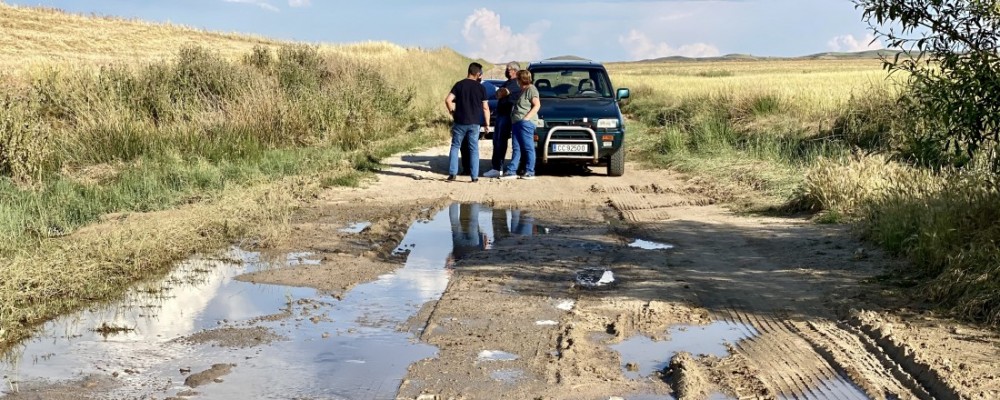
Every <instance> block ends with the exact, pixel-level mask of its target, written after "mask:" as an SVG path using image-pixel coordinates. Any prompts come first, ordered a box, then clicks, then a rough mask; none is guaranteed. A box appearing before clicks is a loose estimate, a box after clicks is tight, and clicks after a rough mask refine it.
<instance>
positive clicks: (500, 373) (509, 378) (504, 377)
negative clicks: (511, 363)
mask: <svg viewBox="0 0 1000 400" xmlns="http://www.w3.org/2000/svg"><path fill="white" fill-rule="evenodd" d="M490 378H493V380H495V381H499V382H503V383H517V382H518V381H520V380H522V379H524V371H523V370H520V369H500V370H496V371H493V372H490Z"/></svg>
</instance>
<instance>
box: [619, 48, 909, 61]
mask: <svg viewBox="0 0 1000 400" xmlns="http://www.w3.org/2000/svg"><path fill="white" fill-rule="evenodd" d="M897 52H898V51H896V50H886V49H883V50H868V51H859V52H824V53H816V54H809V55H805V56H799V57H769V56H755V55H751V54H726V55H724V56H719V57H698V58H694V57H684V56H669V57H660V58H653V59H648V60H640V61H635V62H641V63H649V62H719V61H799V60H875V59H878V58H879V57H882V56H892V55H895V54H896V53H897Z"/></svg>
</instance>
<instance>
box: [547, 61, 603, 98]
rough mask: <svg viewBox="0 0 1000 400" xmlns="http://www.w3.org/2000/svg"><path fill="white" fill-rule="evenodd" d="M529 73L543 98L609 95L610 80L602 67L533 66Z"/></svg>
mask: <svg viewBox="0 0 1000 400" xmlns="http://www.w3.org/2000/svg"><path fill="white" fill-rule="evenodd" d="M531 74H532V75H533V76H534V78H535V87H537V88H538V95H539V96H541V97H543V98H545V97H549V98H552V97H559V98H587V97H611V81H609V80H608V74H607V73H606V72H604V70H602V69H594V68H572V67H571V68H534V69H532V70H531Z"/></svg>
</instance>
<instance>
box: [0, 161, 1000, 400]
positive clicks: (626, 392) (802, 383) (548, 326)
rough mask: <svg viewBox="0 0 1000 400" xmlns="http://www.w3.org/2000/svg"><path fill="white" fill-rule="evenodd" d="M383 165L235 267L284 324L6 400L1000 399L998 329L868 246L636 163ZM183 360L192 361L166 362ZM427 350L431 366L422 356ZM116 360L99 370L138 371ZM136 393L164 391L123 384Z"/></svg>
mask: <svg viewBox="0 0 1000 400" xmlns="http://www.w3.org/2000/svg"><path fill="white" fill-rule="evenodd" d="M484 144H485V142H484ZM484 154H487V155H488V154H489V148H488V147H487V148H486V151H485V152H484ZM386 164H387V166H388V168H387V169H385V170H384V171H381V172H380V173H378V180H377V181H376V182H371V183H370V184H369V185H367V186H366V187H364V188H361V189H346V190H345V189H332V190H329V191H327V192H325V193H324V194H323V195H322V196H321V198H319V199H317V201H316V202H315V203H314V204H313V205H311V206H310V207H309V208H307V209H304V210H302V211H301V212H300V213H299V214H298V216H297V217H296V220H295V221H293V224H294V231H293V232H294V234H292V235H291V236H290V237H288V238H287V241H286V243H285V244H284V245H283V246H282V247H281V248H279V249H273V250H271V251H269V253H272V254H280V255H282V256H281V257H279V259H280V260H283V261H282V262H278V263H274V265H275V266H277V267H276V268H262V269H258V270H253V269H250V270H248V271H243V272H249V273H247V274H243V275H240V276H238V277H237V278H236V279H237V280H236V281H234V282H250V283H254V284H256V286H254V287H258V286H261V285H266V286H267V287H271V286H270V285H282V286H286V287H304V288H314V289H317V290H319V291H318V292H316V293H312V292H310V293H303V292H297V291H295V292H291V293H290V294H285V297H286V301H283V302H280V303H281V304H283V306H282V307H278V306H274V307H273V309H270V310H269V309H268V308H267V307H266V306H261V307H260V308H261V309H262V310H264V311H268V310H269V312H270V313H272V314H268V313H265V312H263V311H262V312H259V313H257V314H259V315H252V314H253V313H250V314H246V315H244V316H243V318H242V319H239V318H237V319H235V320H233V319H229V318H226V319H221V318H215V319H211V318H209V320H210V321H209V322H211V323H213V324H216V325H221V327H220V329H214V328H213V329H187V330H186V331H177V332H178V333H177V336H183V337H180V338H172V337H163V338H162V339H158V340H159V341H154V342H155V343H153V345H152V348H153V349H156V352H157V353H156V354H160V353H169V355H158V356H157V357H159V358H158V361H156V362H155V363H146V364H145V365H144V367H143V368H136V370H135V374H134V375H137V376H144V377H145V378H143V379H138V380H132V381H129V380H125V381H122V380H121V379H118V380H117V381H115V380H114V379H112V381H111V382H107V381H106V380H105V378H106V377H107V376H106V374H104V375H102V373H101V372H94V371H93V369H92V368H91V369H87V368H82V370H81V372H80V374H83V375H86V376H87V378H86V379H85V380H84V381H83V383H66V381H63V382H59V383H58V384H57V385H56V386H52V385H50V384H35V385H32V384H30V383H31V380H30V379H23V378H22V379H23V380H22V385H21V393H20V394H18V395H13V396H12V398H21V397H26V398H31V396H41V398H47V397H53V398H58V395H59V393H63V392H65V391H66V390H67V389H66V387H67V386H66V385H71V386H73V385H76V386H74V387H77V388H79V387H80V386H84V387H88V388H89V389H88V393H90V395H91V396H92V397H95V398H104V397H116V398H124V397H129V394H128V393H132V394H134V393H143V395H142V396H147V395H150V393H156V394H158V395H160V396H162V397H168V396H175V397H179V398H198V396H202V397H204V398H229V397H232V396H235V395H237V394H246V393H247V392H246V390H247V389H246V388H248V387H255V386H253V385H254V382H255V381H260V380H262V379H277V380H278V381H279V383H278V384H271V385H269V386H268V388H277V389H274V390H275V391H276V393H273V394H268V395H262V394H261V393H262V392H261V391H264V390H270V389H267V388H262V389H254V390H256V391H251V392H250V393H251V395H254V394H256V395H257V397H260V398H265V397H268V398H292V397H296V398H393V397H398V398H404V399H421V400H430V399H497V398H509V399H536V398H537V399H609V398H624V399H663V398H680V399H716V398H723V399H724V398H738V399H748V398H761V399H774V398H787V399H866V398H873V399H896V398H899V399H932V398H934V399H959V398H961V399H997V398H1000V377H998V375H1000V338H998V337H997V335H996V333H995V332H992V331H989V330H984V329H979V328H976V327H971V326H966V325H961V324H957V323H955V322H952V321H949V320H945V319H939V318H937V317H935V316H934V315H933V314H932V313H929V312H924V311H920V310H919V309H914V308H913V307H912V306H911V307H910V308H904V307H903V305H905V302H903V301H901V300H899V299H898V298H897V296H894V294H893V293H892V292H891V291H889V290H886V289H884V288H882V287H881V286H879V285H878V284H875V283H866V282H873V281H876V279H873V278H875V277H877V276H879V274H881V273H883V272H884V271H885V268H889V267H893V266H895V267H898V266H899V265H896V264H895V263H898V262H895V261H892V260H889V259H887V258H885V257H883V256H882V255H881V254H880V253H879V252H878V251H875V250H872V249H868V248H866V247H865V246H864V245H863V244H861V243H859V242H857V241H856V240H855V239H854V238H853V236H852V235H851V233H850V232H849V229H848V228H847V227H843V226H835V225H818V224H815V223H812V222H809V221H806V220H804V219H800V218H784V217H764V216H740V215H735V214H733V213H732V212H729V211H727V209H726V208H725V207H722V206H719V205H716V204H715V203H716V201H715V200H714V199H713V198H711V197H709V196H708V195H706V194H705V193H706V192H705V190H704V188H701V187H699V186H697V185H696V184H692V183H688V182H687V181H686V180H685V179H684V178H683V177H681V176H679V175H677V174H674V173H671V172H669V171H662V170H642V169H640V168H639V166H637V165H634V164H629V165H628V166H627V172H626V174H625V176H624V177H620V178H609V177H606V176H604V174H603V172H604V171H603V168H597V169H595V170H596V173H589V172H586V171H582V170H559V171H555V172H556V174H555V175H543V176H540V177H539V178H538V179H536V180H533V181H525V180H513V181H499V180H490V179H485V178H484V179H481V180H480V181H479V182H478V183H470V182H469V181H468V177H460V178H459V180H458V181H457V182H446V181H445V180H444V177H445V175H446V173H445V170H446V164H447V149H446V148H443V147H438V148H432V149H429V150H426V151H422V152H419V153H417V154H410V155H402V156H399V157H395V158H392V159H390V160H387V161H386ZM487 169H488V162H483V170H484V171H485V170H487ZM413 221H418V222H417V223H413ZM359 222H363V224H362V225H358V226H357V229H356V230H353V231H352V230H350V229H344V228H345V226H348V225H350V224H352V223H359ZM411 224H412V225H411ZM355 231H357V232H355ZM285 254H289V255H290V256H284V255H285ZM296 254H298V255H297V256H296ZM431 264H440V265H438V266H432V265H431ZM401 266H405V267H404V268H402V269H400V267H401ZM199 268H200V267H199ZM606 271H610V272H611V273H610V274H607V273H606ZM241 273H242V272H241ZM612 275H613V280H611V279H609V278H612ZM411 278H412V279H411ZM220 279H221V278H220ZM407 279H409V280H407ZM209 280H211V279H209ZM599 280H600V281H601V282H604V284H601V285H597V284H596V282H599ZM223 281H224V282H228V281H227V280H225V279H223ZM609 281H610V282H609ZM227 284H228V283H222V284H219V285H217V286H222V287H225V285H227ZM232 284H233V285H238V283H232ZM248 284H249V283H248ZM410 292H413V293H415V294H414V295H413V297H408V298H406V299H400V298H398V297H397V295H398V296H402V294H401V293H410ZM210 304H212V303H210ZM378 304H382V307H381V308H371V307H375V306H377V305H378ZM206 308H211V307H206ZM387 310H388V311H387ZM401 310H402V311H401ZM227 315H228V314H227ZM233 318H235V317H233ZM345 321H346V322H345ZM338 323H349V326H348V325H336V324H338ZM324 324H326V325H324ZM206 326H207V325H206ZM317 327H319V328H317ZM261 329H264V330H265V332H260V330H261ZM303 330H308V332H309V335H311V336H308V337H309V338H311V339H304V342H309V343H314V342H313V340H315V343H319V344H314V345H310V346H320V347H310V348H309V350H308V351H307V352H306V354H309V355H310V356H309V357H304V358H302V360H299V361H302V362H305V363H312V364H316V365H327V364H324V363H327V362H331V361H330V360H339V361H343V363H342V364H336V366H334V367H330V368H329V370H328V369H321V370H322V371H324V374H327V375H323V374H315V376H313V377H312V378H311V379H309V378H310V376H305V377H303V376H297V374H298V373H297V372H295V371H298V369H296V368H297V367H296V365H295V364H294V363H289V364H282V365H283V366H282V367H277V366H275V365H274V362H273V360H277V359H281V357H283V355H286V354H289V353H290V351H291V350H287V351H286V350H285V349H284V348H282V347H280V346H283V345H282V343H289V342H296V341H298V340H300V338H299V336H298V335H300V334H301V333H302V332H303ZM194 331H197V332H198V333H196V334H195V335H187V333H189V332H194ZM390 331H391V332H390ZM248 332H250V334H248ZM254 332H256V333H254ZM365 332H369V333H368V336H365V335H366V333H365ZM372 332H374V333H372ZM196 335H197V336H196ZM213 335H216V336H222V338H215V339H212V337H213ZM378 335H390V336H392V335H395V336H392V337H396V336H400V335H402V336H401V337H402V342H392V343H398V344H393V345H392V346H397V345H398V346H401V347H391V346H389V345H386V344H385V343H389V342H387V341H385V340H387V339H379V340H382V341H376V342H372V343H373V344H367V345H366V344H364V343H368V342H364V343H362V342H358V341H351V340H353V339H352V338H355V339H358V340H361V339H365V340H367V339H369V338H371V337H374V336H378ZM167 336H169V335H167ZM204 337H208V338H209V339H206V340H208V342H209V343H215V344H214V345H217V346H220V347H225V348H227V349H228V350H226V351H223V352H216V353H211V352H209V351H208V350H206V347H204V346H205V343H204V342H200V343H198V342H199V340H196V339H198V338H204ZM379 337H381V336H379ZM338 338H340V339H338ZM333 339H337V341H332V342H329V344H322V343H325V342H324V340H326V341H330V340H333ZM213 340H214V341H215V342H212V341H213ZM178 343H181V344H178ZM359 343H360V344H359ZM199 345H200V346H202V347H198V346H199ZM169 346H173V347H170V348H171V349H182V350H176V351H173V350H172V351H170V352H166V351H163V349H164V348H166V347H169ZM275 346H279V347H275ZM365 346H368V347H369V348H367V351H368V352H367V353H365V352H364V351H366V350H365V349H366V347H365ZM414 346H416V347H414ZM425 347H426V348H428V349H430V350H426V351H429V353H421V352H423V351H425ZM431 347H432V348H431ZM274 348H277V349H281V350H280V351H279V350H268V349H274ZM414 348H417V349H418V350H419V351H418V350H414ZM317 349H319V350H317ZM348 349H351V350H348ZM414 351H416V353H413V354H416V355H414V356H413V357H411V358H407V357H408V356H404V354H405V355H411V353H412V352H414ZM28 352H29V353H30V350H29V351H28ZM325 352H328V353H329V354H330V355H329V356H323V357H327V358H323V357H320V356H319V355H317V354H327V353H325ZM355 352H357V354H360V355H356V354H355ZM341 353H350V354H351V356H350V357H353V358H350V357H348V356H341ZM27 356H28V355H27V353H26V354H25V357H27ZM104 357H105V358H102V359H101V360H100V362H103V363H104V364H110V363H108V362H107V356H104ZM338 357H340V358H338ZM265 360H272V361H268V362H270V364H269V363H268V362H265ZM303 360H304V361H303ZM401 360H407V361H405V362H403V361H401ZM35 361H36V363H38V360H37V358H36V360H35ZM86 362H88V361H81V362H80V363H81V364H85V363H86ZM92 362H94V363H97V362H98V361H92ZM42 364H44V362H43V363H42ZM192 364H193V365H198V366H201V367H204V368H201V367H196V368H195V371H194V372H198V370H203V369H204V370H205V372H211V371H216V370H218V369H219V368H221V367H219V366H220V365H221V366H225V368H226V370H225V372H226V374H227V375H226V376H222V375H220V377H219V378H216V379H214V381H209V382H208V383H207V386H206V387H208V388H209V389H205V387H198V388H197V389H194V387H193V386H191V385H188V386H189V387H190V388H192V389H194V390H187V389H186V390H183V391H182V390H180V387H181V385H180V384H179V382H180V381H183V380H185V379H184V376H188V375H186V374H187V373H189V372H190V371H189V372H185V371H184V367H185V366H189V365H192ZM348 364H350V365H357V364H367V365H368V367H367V368H368V369H367V370H366V371H367V372H365V374H367V376H368V378H371V375H375V376H377V377H378V379H375V380H372V379H369V380H368V381H365V382H374V381H378V382H375V383H370V384H368V383H366V384H365V385H367V386H365V388H364V390H360V389H358V388H354V389H349V388H344V387H339V388H337V387H335V388H333V389H331V388H329V387H324V385H326V386H331V387H332V386H338V385H352V384H355V383H353V382H361V381H363V380H364V379H365V378H363V377H357V376H354V377H351V379H346V378H343V379H342V377H341V375H337V374H336V373H334V372H330V371H331V370H338V369H340V368H347V367H344V366H346V365H348ZM115 365H117V366H118V367H111V368H108V369H103V370H101V371H103V372H107V371H109V370H112V369H114V368H121V366H122V365H125V363H124V362H122V363H118V364H115ZM178 367H180V373H179V375H178V372H176V371H177V369H178ZM209 367H211V368H209ZM282 368H284V369H282ZM394 368H395V369H394ZM167 371H169V372H167ZM279 371H284V372H279ZM392 371H398V372H392ZM22 373H23V371H22ZM394 373H395V374H397V375H398V376H396V375H393V374H394ZM301 375H308V374H306V373H302V374H301ZM95 376H97V377H98V378H100V380H99V381H100V382H101V383H100V384H96V383H93V382H95V380H97V379H98V378H95ZM118 376H119V375H117V374H115V375H114V377H115V378H117V377H118ZM275 376H278V377H279V378H275ZM281 376H285V377H291V376H294V379H292V378H289V379H288V381H295V382H299V381H303V382H307V385H306V387H307V389H303V386H302V385H293V384H288V383H287V382H285V381H283V380H280V379H281V378H280V377H281ZM328 376H329V377H328ZM359 379H360V380H359ZM137 382H141V385H144V386H146V387H154V388H156V389H155V390H152V391H151V390H145V391H144V390H140V389H135V388H133V390H126V391H122V390H121V389H120V387H121V386H129V385H131V386H139V385H140V383H137ZM213 382H214V383H213ZM240 382H244V383H240ZM157 383H158V384H157ZM283 384H288V385H289V386H290V387H291V386H294V387H296V388H297V391H296V392H295V393H297V394H296V395H294V396H293V395H291V394H289V393H292V392H288V391H282V390H285V389H282V388H283V386H282V385H283ZM357 385H361V384H357ZM116 388H117V389H116ZM310 388H311V389H310ZM279 389H280V390H279ZM328 389H329V390H328ZM369 389H371V390H369ZM195 390H197V391H198V392H195ZM241 390H243V391H241ZM76 393H77V395H79V393H80V392H79V391H77V392H76ZM111 393H114V395H111ZM123 393H126V394H123ZM269 393H270V392H269ZM282 393H284V395H282Z"/></svg>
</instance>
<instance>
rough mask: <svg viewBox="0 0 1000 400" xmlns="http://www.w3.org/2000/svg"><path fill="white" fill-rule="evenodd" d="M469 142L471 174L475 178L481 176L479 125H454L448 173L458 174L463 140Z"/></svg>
mask: <svg viewBox="0 0 1000 400" xmlns="http://www.w3.org/2000/svg"><path fill="white" fill-rule="evenodd" d="M466 140H468V143H469V157H468V158H467V159H468V160H469V170H468V171H467V172H469V176H471V177H472V179H473V180H476V179H478V178H479V125H457V124H456V125H452V127H451V151H450V152H449V153H448V175H458V164H459V160H458V156H459V153H461V151H462V150H461V149H462V142H464V141H466Z"/></svg>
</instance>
